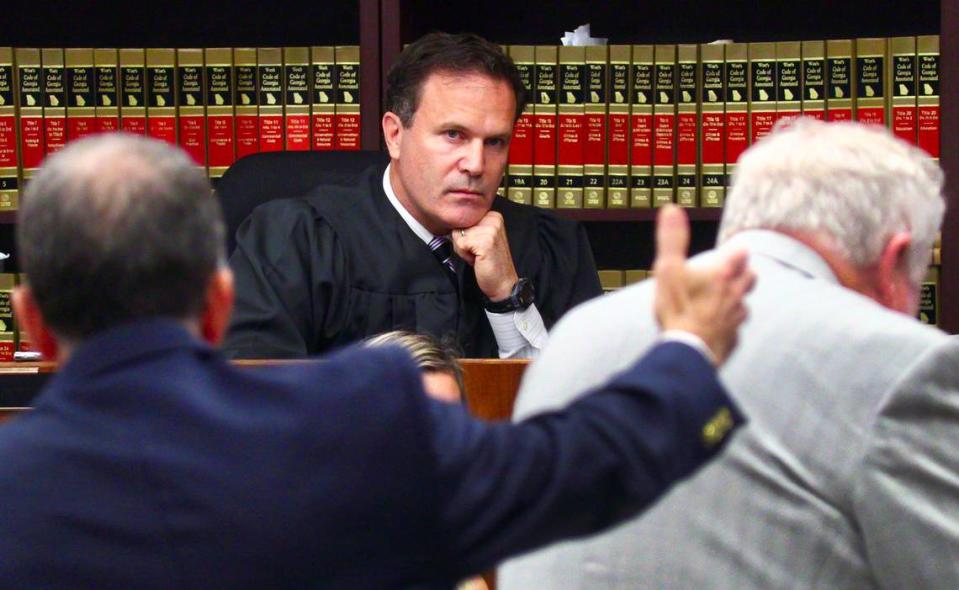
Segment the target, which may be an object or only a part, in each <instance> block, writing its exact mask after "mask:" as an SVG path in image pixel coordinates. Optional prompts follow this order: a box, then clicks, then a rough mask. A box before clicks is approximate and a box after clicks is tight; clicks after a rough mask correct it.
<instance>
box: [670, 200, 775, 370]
mask: <svg viewBox="0 0 959 590" xmlns="http://www.w3.org/2000/svg"><path fill="white" fill-rule="evenodd" d="M688 250H689V221H688V220H687V219H686V213H684V212H683V210H682V209H680V208H679V207H676V206H674V205H671V206H666V207H664V208H662V209H661V210H660V211H659V217H658V218H657V221H656V261H655V263H654V265H653V270H654V273H655V275H656V295H655V300H654V307H655V311H656V319H657V320H658V321H659V325H660V326H661V327H662V328H663V329H664V330H685V331H686V332H691V333H693V334H695V335H697V336H699V337H700V338H702V339H703V341H704V342H705V343H706V345H707V346H708V347H709V349H710V350H711V351H712V353H713V355H714V356H715V358H716V362H717V363H718V364H720V365H721V364H723V362H725V360H726V359H727V358H728V357H729V354H730V353H731V352H732V350H733V348H735V346H736V335H737V332H738V330H739V326H740V324H742V323H743V321H745V319H746V306H745V304H744V302H743V298H744V297H745V296H746V294H747V293H749V291H750V290H751V289H752V288H753V284H754V283H755V281H756V277H755V275H754V274H753V272H752V271H751V270H750V269H749V266H748V264H747V263H748V257H747V254H746V252H745V251H743V250H722V249H721V250H719V251H717V253H716V257H715V258H712V259H710V260H708V261H706V262H704V263H703V264H695V265H690V264H688V263H687V262H686V254H687V251H688Z"/></svg>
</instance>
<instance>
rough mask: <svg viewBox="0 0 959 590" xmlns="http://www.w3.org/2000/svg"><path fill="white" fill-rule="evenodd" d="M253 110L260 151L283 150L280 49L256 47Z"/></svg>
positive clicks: (281, 60)
mask: <svg viewBox="0 0 959 590" xmlns="http://www.w3.org/2000/svg"><path fill="white" fill-rule="evenodd" d="M256 76H257V80H256V82H257V87H258V88H259V91H260V106H259V109H258V110H257V115H258V118H259V121H258V124H259V131H260V151H261V152H281V151H283V50H282V49H281V48H279V47H260V48H258V49H257V50H256Z"/></svg>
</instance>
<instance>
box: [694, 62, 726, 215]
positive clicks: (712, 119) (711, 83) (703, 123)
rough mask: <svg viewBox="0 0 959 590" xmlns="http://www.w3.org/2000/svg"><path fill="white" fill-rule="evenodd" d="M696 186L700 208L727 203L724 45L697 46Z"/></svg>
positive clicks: (720, 205)
mask: <svg viewBox="0 0 959 590" xmlns="http://www.w3.org/2000/svg"><path fill="white" fill-rule="evenodd" d="M699 52H700V61H699V80H700V83H699V84H700V85H699V88H700V94H699V97H700V98H699V103H700V105H701V106H700V109H701V110H700V115H699V121H700V123H699V131H700V134H699V146H700V147H699V152H700V154H701V156H700V168H699V184H700V186H701V187H702V194H701V197H700V205H701V206H702V207H722V206H723V203H725V200H726V157H725V147H726V146H725V143H726V68H725V67H724V66H725V63H724V62H725V45H723V44H720V43H715V44H713V43H710V44H705V45H700V47H699Z"/></svg>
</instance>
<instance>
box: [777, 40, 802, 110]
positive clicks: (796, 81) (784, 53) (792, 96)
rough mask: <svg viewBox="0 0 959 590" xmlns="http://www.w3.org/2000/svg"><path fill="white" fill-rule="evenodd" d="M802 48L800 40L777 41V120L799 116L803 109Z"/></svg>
mask: <svg viewBox="0 0 959 590" xmlns="http://www.w3.org/2000/svg"><path fill="white" fill-rule="evenodd" d="M801 72H802V49H801V45H800V44H799V43H798V42H792V41H788V42H780V43H776V121H781V120H784V119H785V120H787V121H788V120H791V119H796V118H798V117H799V114H800V112H801V109H802V77H801V76H802V75H801Z"/></svg>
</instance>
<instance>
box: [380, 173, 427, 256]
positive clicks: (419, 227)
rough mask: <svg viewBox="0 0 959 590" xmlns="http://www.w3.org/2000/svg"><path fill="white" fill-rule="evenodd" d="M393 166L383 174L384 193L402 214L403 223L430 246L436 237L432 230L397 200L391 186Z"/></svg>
mask: <svg viewBox="0 0 959 590" xmlns="http://www.w3.org/2000/svg"><path fill="white" fill-rule="evenodd" d="M392 166H393V164H390V165H388V166H387V167H386V172H384V173H383V192H385V193H386V198H387V199H389V201H390V204H391V205H393V208H394V209H396V212H397V213H399V214H400V217H402V218H403V221H405V222H406V225H408V226H410V229H411V230H413V233H414V234H416V235H417V236H418V237H419V239H421V240H423V242H424V243H426V244H429V243H430V242H432V241H433V238H434V237H435V236H434V235H433V233H432V232H430V230H428V229H426V228H425V227H423V224H422V223H420V222H419V221H416V218H414V217H413V215H412V214H411V213H410V212H409V211H407V210H406V207H404V206H403V203H400V200H399V199H397V198H396V193H395V192H393V185H392V184H390V168H391V167H392Z"/></svg>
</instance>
